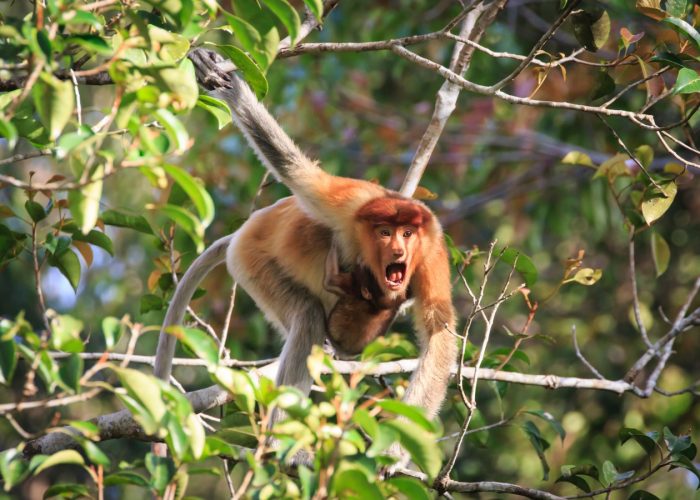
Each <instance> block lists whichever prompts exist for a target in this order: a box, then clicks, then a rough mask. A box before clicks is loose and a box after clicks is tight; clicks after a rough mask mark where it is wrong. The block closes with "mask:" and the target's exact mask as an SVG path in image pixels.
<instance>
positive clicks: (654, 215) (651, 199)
mask: <svg viewBox="0 0 700 500" xmlns="http://www.w3.org/2000/svg"><path fill="white" fill-rule="evenodd" d="M662 189H663V193H661V192H659V191H658V190H657V189H654V190H653V191H652V194H651V195H650V196H648V197H645V199H644V200H643V201H642V216H643V217H644V221H645V222H646V223H647V225H648V226H650V225H651V223H652V222H654V221H656V220H658V219H659V218H660V217H661V216H662V215H663V214H664V213H666V210H668V209H669V207H670V206H671V204H672V203H673V200H674V198H675V197H676V192H677V191H678V187H677V186H676V183H675V182H673V181H672V182H669V183H668V184H666V185H665V186H663V187H662Z"/></svg>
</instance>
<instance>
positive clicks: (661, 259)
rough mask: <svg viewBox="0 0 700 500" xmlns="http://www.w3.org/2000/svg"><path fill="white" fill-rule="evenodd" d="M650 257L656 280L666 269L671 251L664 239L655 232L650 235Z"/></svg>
mask: <svg viewBox="0 0 700 500" xmlns="http://www.w3.org/2000/svg"><path fill="white" fill-rule="evenodd" d="M651 257H652V259H653V261H654V268H655V269H656V277H657V278H658V277H659V276H661V275H662V274H663V273H664V272H666V269H668V262H669V260H671V249H670V248H669V246H668V243H666V240H665V239H664V237H663V236H661V235H660V234H659V233H657V232H656V231H654V232H653V233H651Z"/></svg>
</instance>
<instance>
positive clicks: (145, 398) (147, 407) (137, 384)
mask: <svg viewBox="0 0 700 500" xmlns="http://www.w3.org/2000/svg"><path fill="white" fill-rule="evenodd" d="M114 371H115V372H116V373H117V375H118V376H119V380H121V383H122V385H123V386H124V388H125V389H126V392H127V395H129V396H130V397H131V398H133V400H134V401H135V402H136V403H138V404H139V405H140V407H139V410H141V411H140V412H139V413H134V419H135V420H136V421H137V422H139V423H141V424H142V425H143V424H144V422H145V421H149V422H150V421H153V422H154V423H156V424H158V423H159V422H161V421H162V420H163V418H164V417H165V414H166V412H167V409H166V406H165V403H164V402H163V398H162V396H161V388H160V385H159V383H158V382H159V381H158V380H157V379H156V378H155V377H153V376H150V375H146V374H145V373H142V372H140V371H138V370H133V369H131V368H114ZM117 395H119V396H120V397H121V396H122V395H121V394H119V393H118V394H117ZM122 400H124V399H122ZM130 409H131V408H130ZM144 430H145V431H146V432H147V433H150V434H153V433H155V431H156V430H157V428H156V429H153V428H150V429H149V428H147V426H145V425H144ZM149 431H150V432H149Z"/></svg>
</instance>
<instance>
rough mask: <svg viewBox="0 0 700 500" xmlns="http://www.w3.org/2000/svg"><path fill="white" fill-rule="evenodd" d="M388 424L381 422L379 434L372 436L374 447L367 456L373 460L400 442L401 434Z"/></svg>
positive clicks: (371, 447) (378, 429)
mask: <svg viewBox="0 0 700 500" xmlns="http://www.w3.org/2000/svg"><path fill="white" fill-rule="evenodd" d="M387 423H388V422H380V423H379V425H378V427H377V432H376V434H375V435H374V436H372V446H370V447H369V449H368V450H367V456H368V457H370V458H372V457H376V456H379V455H380V454H382V453H383V452H384V451H385V450H386V449H387V448H389V446H391V445H392V444H394V443H395V442H397V441H398V440H399V433H398V432H397V431H396V430H394V429H393V428H391V427H390V426H388V425H387Z"/></svg>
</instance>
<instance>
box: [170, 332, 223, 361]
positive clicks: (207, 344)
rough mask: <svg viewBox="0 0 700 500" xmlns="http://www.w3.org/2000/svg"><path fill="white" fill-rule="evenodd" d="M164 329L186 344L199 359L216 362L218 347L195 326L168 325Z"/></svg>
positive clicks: (217, 359)
mask: <svg viewBox="0 0 700 500" xmlns="http://www.w3.org/2000/svg"><path fill="white" fill-rule="evenodd" d="M165 331H166V332H167V333H169V334H170V335H172V336H174V337H176V338H177V339H178V340H179V341H180V342H182V343H183V344H184V345H186V346H187V347H188V348H189V349H190V350H191V351H192V352H193V353H194V355H195V356H196V357H198V358H199V359H202V360H204V361H206V362H207V363H209V364H210V365H216V364H218V362H219V351H218V347H217V345H216V344H215V343H214V340H213V339H212V338H211V337H210V336H209V334H207V333H206V332H204V331H202V330H199V329H197V328H187V327H183V326H169V327H167V328H166V329H165Z"/></svg>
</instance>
